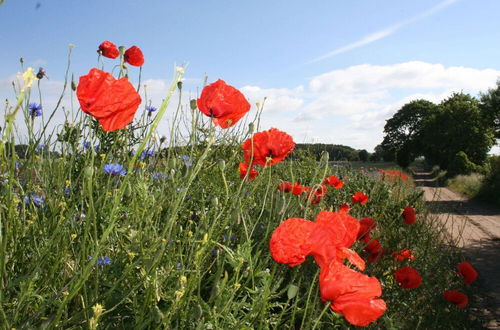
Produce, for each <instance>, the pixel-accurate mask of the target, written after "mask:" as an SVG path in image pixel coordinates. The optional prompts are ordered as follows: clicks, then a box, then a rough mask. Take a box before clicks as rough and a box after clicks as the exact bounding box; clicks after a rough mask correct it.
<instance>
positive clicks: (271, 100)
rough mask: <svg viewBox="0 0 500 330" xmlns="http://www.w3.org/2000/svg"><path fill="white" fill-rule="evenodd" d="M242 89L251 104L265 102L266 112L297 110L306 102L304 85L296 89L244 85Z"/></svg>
mask: <svg viewBox="0 0 500 330" xmlns="http://www.w3.org/2000/svg"><path fill="white" fill-rule="evenodd" d="M240 91H241V92H242V93H243V94H244V95H245V96H246V97H247V98H248V100H249V101H250V104H252V106H253V107H254V106H255V103H257V102H260V103H262V102H263V101H264V98H265V99H266V100H265V104H264V114H268V113H269V114H276V113H283V112H292V111H294V110H297V109H298V108H299V107H300V106H302V104H303V103H304V100H303V98H302V97H301V95H302V94H303V92H304V87H303V86H298V87H296V88H294V89H287V88H265V89H264V88H260V87H258V86H244V87H242V88H240Z"/></svg>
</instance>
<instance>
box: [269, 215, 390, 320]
mask: <svg viewBox="0 0 500 330" xmlns="http://www.w3.org/2000/svg"><path fill="white" fill-rule="evenodd" d="M358 231H359V222H358V220H357V219H355V218H353V217H351V216H350V215H348V214H346V213H335V212H329V211H321V212H320V213H319V214H318V216H317V217H316V220H315V222H312V221H309V220H305V219H299V218H290V219H287V220H285V221H283V222H282V223H281V224H280V225H279V226H278V228H277V229H276V230H275V231H274V232H273V234H272V236H271V241H270V250H271V255H272V257H273V258H274V260H276V261H277V262H280V263H287V264H289V265H290V266H296V265H299V264H300V263H302V262H303V261H304V260H305V258H306V257H307V255H312V256H313V257H314V259H315V261H316V263H317V264H318V265H319V266H320V267H321V273H320V290H321V296H322V299H323V300H324V301H331V302H332V304H331V308H332V309H333V310H334V311H335V312H337V313H341V314H343V315H344V316H345V317H346V320H347V321H349V322H350V323H352V324H354V325H367V324H369V323H371V322H373V321H374V320H376V319H377V318H379V317H380V316H381V315H382V314H383V313H384V312H385V310H386V305H385V302H384V301H383V300H382V299H379V298H378V297H379V296H380V295H381V294H382V289H381V286H380V283H379V282H378V280H377V279H376V278H373V277H368V276H366V275H363V274H361V273H358V272H356V271H354V270H353V269H350V268H349V267H347V266H345V265H344V264H343V263H342V261H343V259H347V260H348V261H349V262H350V263H351V264H353V265H354V266H356V267H357V268H359V269H360V270H364V268H365V263H364V261H363V259H361V257H360V256H359V255H358V254H357V253H356V252H355V251H353V250H350V249H349V247H350V246H351V245H352V244H353V243H354V242H355V240H356V236H357V233H358Z"/></svg>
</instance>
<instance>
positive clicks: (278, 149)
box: [241, 128, 295, 167]
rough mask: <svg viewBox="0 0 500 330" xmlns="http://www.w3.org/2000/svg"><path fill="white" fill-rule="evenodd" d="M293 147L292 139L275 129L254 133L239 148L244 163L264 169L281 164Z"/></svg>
mask: <svg viewBox="0 0 500 330" xmlns="http://www.w3.org/2000/svg"><path fill="white" fill-rule="evenodd" d="M294 147H295V142H293V139H292V137H291V136H290V135H288V134H286V133H285V132H282V131H280V130H278V129H276V128H271V129H270V130H267V131H263V132H257V133H255V134H254V135H253V137H252V138H250V139H247V140H246V141H245V142H243V144H242V146H241V148H242V149H243V155H244V159H245V162H247V163H250V160H252V162H253V163H254V164H258V165H261V166H266V167H267V166H270V165H273V164H276V163H279V162H281V161H282V160H283V159H285V157H286V156H288V154H289V153H291V152H292V151H293V148H294Z"/></svg>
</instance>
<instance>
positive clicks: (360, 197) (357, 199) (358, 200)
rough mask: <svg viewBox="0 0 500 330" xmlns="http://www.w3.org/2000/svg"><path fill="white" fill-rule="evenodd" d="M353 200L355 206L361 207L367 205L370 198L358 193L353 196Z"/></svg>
mask: <svg viewBox="0 0 500 330" xmlns="http://www.w3.org/2000/svg"><path fill="white" fill-rule="evenodd" d="M351 200H352V203H353V204H356V203H360V204H361V205H365V204H366V203H368V196H367V195H365V194H363V193H362V192H357V193H355V194H354V195H353V196H352V198H351Z"/></svg>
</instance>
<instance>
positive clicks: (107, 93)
mask: <svg viewBox="0 0 500 330" xmlns="http://www.w3.org/2000/svg"><path fill="white" fill-rule="evenodd" d="M76 95H77V97H78V101H79V102H80V106H81V109H82V110H83V112H85V113H88V114H90V115H92V116H93V117H94V118H96V119H97V120H98V121H99V123H100V124H101V126H102V128H103V129H104V130H105V131H108V132H110V131H114V130H117V129H123V128H125V126H127V125H128V124H130V123H131V122H132V120H133V119H134V115H135V113H136V111H137V108H138V107H139V104H140V103H141V97H140V96H139V94H138V93H137V91H136V90H135V88H134V86H132V84H131V83H130V82H129V81H128V79H126V78H120V79H118V80H116V79H115V78H114V77H113V76H112V75H111V74H109V73H107V72H104V71H101V70H99V69H95V68H94V69H91V70H90V71H89V73H88V74H87V75H85V76H81V77H80V80H79V84H78V88H77V90H76Z"/></svg>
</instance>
